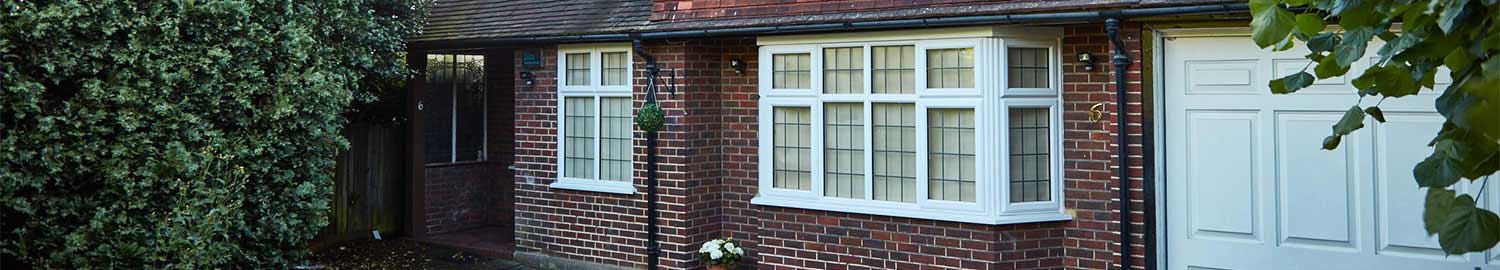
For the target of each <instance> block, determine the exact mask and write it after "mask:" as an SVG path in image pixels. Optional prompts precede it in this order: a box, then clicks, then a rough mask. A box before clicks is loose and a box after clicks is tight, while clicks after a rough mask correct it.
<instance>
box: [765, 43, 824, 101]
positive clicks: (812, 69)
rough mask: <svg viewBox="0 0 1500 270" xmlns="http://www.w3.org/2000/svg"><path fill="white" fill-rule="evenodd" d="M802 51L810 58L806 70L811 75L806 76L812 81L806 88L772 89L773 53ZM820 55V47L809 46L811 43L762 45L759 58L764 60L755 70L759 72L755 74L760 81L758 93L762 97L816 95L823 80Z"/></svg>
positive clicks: (821, 54)
mask: <svg viewBox="0 0 1500 270" xmlns="http://www.w3.org/2000/svg"><path fill="white" fill-rule="evenodd" d="M802 53H806V54H808V58H811V59H809V60H808V61H809V62H808V64H809V65H810V66H808V70H807V71H808V72H809V73H810V74H811V75H809V77H808V78H810V79H811V80H812V81H811V82H808V88H806V89H798V88H774V89H773V88H772V86H773V85H772V83H773V82H774V81H775V78H773V77H772V76H773V75H772V74H775V73H773V71H774V70H772V69H773V68H774V67H775V64H776V63H775V58H774V57H775V55H777V54H802ZM822 57H823V52H822V49H820V48H818V47H816V46H811V45H800V46H777V47H762V48H761V50H760V59H765V61H760V68H759V70H758V71H757V73H759V74H757V75H758V76H759V81H760V83H759V85H760V95H761V96H763V97H764V96H773V95H776V96H813V95H817V94H819V93H821V92H822V91H821V90H820V89H823V80H822V78H823V76H822V74H823V70H822V68H823V59H822Z"/></svg>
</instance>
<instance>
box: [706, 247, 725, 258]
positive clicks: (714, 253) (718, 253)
mask: <svg viewBox="0 0 1500 270" xmlns="http://www.w3.org/2000/svg"><path fill="white" fill-rule="evenodd" d="M723 257H724V252H723V251H719V250H717V249H715V250H710V251H708V258H709V259H715V260H718V259H719V258H723Z"/></svg>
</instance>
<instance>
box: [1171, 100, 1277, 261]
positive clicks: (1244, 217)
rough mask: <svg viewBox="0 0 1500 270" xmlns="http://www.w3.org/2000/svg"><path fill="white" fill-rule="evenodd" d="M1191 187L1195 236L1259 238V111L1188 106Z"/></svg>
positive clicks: (1226, 238) (1251, 240) (1219, 238)
mask: <svg viewBox="0 0 1500 270" xmlns="http://www.w3.org/2000/svg"><path fill="white" fill-rule="evenodd" d="M1187 118H1188V120H1187V121H1188V124H1187V137H1188V138H1191V139H1190V140H1191V141H1192V143H1191V144H1190V145H1191V146H1189V148H1188V160H1189V161H1188V162H1189V163H1191V164H1189V165H1188V166H1187V168H1189V170H1188V175H1189V178H1190V179H1191V180H1190V181H1189V182H1188V183H1187V188H1188V190H1189V192H1190V193H1191V195H1190V197H1189V198H1190V199H1189V202H1188V205H1189V207H1190V208H1191V209H1189V211H1190V212H1191V213H1190V215H1191V218H1190V219H1191V221H1190V223H1191V224H1190V225H1189V227H1188V229H1189V230H1190V234H1191V235H1192V236H1193V237H1194V238H1199V239H1218V240H1229V241H1238V242H1245V241H1249V242H1260V240H1261V238H1260V233H1259V230H1258V229H1257V227H1259V224H1260V223H1259V220H1260V211H1259V209H1258V204H1257V202H1256V200H1257V198H1256V197H1259V195H1260V194H1259V193H1260V192H1259V191H1260V189H1259V188H1258V187H1257V185H1256V183H1255V179H1256V176H1257V175H1258V173H1256V171H1255V168H1256V160H1255V157H1256V156H1259V155H1258V154H1257V153H1255V151H1256V145H1258V143H1257V142H1256V141H1257V140H1258V137H1259V136H1257V134H1258V133H1259V129H1260V123H1259V122H1260V119H1259V118H1260V117H1259V112H1255V111H1189V112H1188V113H1187Z"/></svg>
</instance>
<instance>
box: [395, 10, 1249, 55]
mask: <svg viewBox="0 0 1500 270" xmlns="http://www.w3.org/2000/svg"><path fill="white" fill-rule="evenodd" d="M1249 10H1250V6H1249V5H1248V4H1212V5H1195V6H1175V7H1152V8H1131V9H1114V10H1100V11H1069V12H1048V13H1026V14H1009V15H984V16H964V17H943V18H927V19H896V20H879V21H866V22H845V23H823V24H803V25H784V26H758V27H741V28H721V29H702V30H680V31H660V32H650V31H645V32H633V33H616V34H593V35H562V36H539V37H507V38H477V39H462V40H442V41H413V42H411V43H410V44H409V46H410V48H412V49H417V50H441V49H463V48H482V47H497V46H506V45H522V44H537V43H568V42H611V41H630V40H632V39H635V38H641V39H664V38H687V37H715V36H738V35H762V34H788V33H814V32H830V31H847V30H878V29H895V28H910V27H933V26H961V25H978V24H1002V23H1027V22H1068V21H1084V20H1091V19H1105V18H1132V17H1152V16H1171V15H1201V14H1219V13H1238V12H1246V11H1249Z"/></svg>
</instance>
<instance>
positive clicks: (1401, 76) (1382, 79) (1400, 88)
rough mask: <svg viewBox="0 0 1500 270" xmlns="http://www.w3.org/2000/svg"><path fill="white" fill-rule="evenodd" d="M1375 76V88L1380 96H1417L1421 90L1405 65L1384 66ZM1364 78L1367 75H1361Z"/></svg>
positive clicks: (1409, 68)
mask: <svg viewBox="0 0 1500 270" xmlns="http://www.w3.org/2000/svg"><path fill="white" fill-rule="evenodd" d="M1375 75H1376V77H1375V88H1376V89H1377V90H1379V92H1380V95H1382V96H1387V97H1403V96H1408V95H1415V94H1417V90H1420V89H1421V86H1420V85H1419V84H1418V83H1419V82H1418V81H1417V78H1413V76H1412V73H1411V67H1409V66H1406V65H1400V64H1397V63H1391V64H1390V65H1385V66H1384V67H1383V68H1381V69H1380V72H1379V73H1376V74H1375ZM1364 76H1367V75H1361V76H1360V77H1364Z"/></svg>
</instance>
